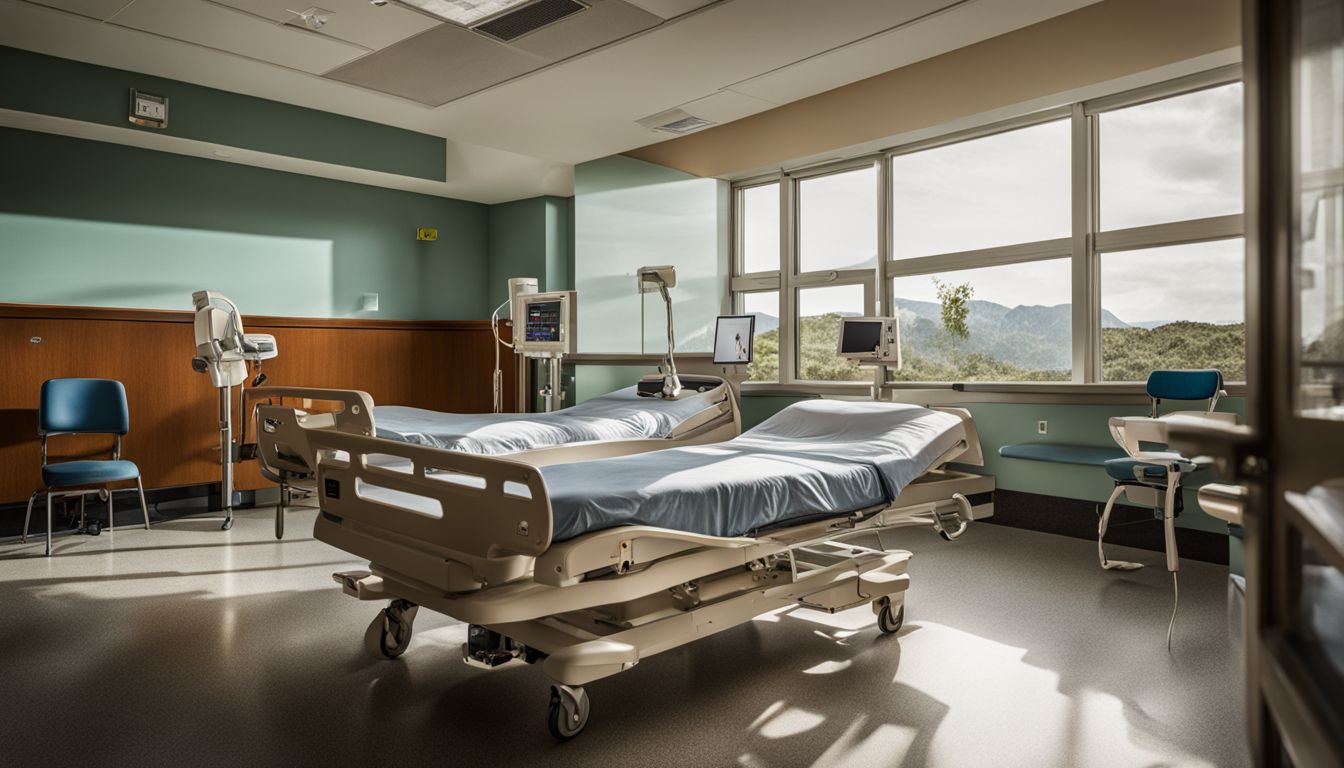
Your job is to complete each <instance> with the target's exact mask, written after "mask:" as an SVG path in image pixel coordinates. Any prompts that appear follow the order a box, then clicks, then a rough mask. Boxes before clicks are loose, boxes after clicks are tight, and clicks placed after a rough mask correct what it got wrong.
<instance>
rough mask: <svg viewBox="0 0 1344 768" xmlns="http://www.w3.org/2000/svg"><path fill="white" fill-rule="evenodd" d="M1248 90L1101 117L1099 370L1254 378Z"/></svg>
mask: <svg viewBox="0 0 1344 768" xmlns="http://www.w3.org/2000/svg"><path fill="white" fill-rule="evenodd" d="M1241 100H1242V87H1241V84H1240V83H1230V84H1227V85H1220V86H1215V87H1212V88H1205V89H1203V90H1198V91H1194V92H1191V93H1184V94H1181V95H1177V96H1170V97H1168V98H1164V99H1158V100H1153V101H1147V102H1144V103H1140V104H1138V105H1136V106H1120V107H1119V108H1116V109H1112V110H1108V111H1102V112H1099V113H1098V114H1097V115H1096V120H1097V122H1098V142H1099V152H1098V161H1097V162H1098V166H1097V177H1098V199H1097V206H1098V213H1099V214H1100V216H1099V219H1100V227H1099V230H1100V231H1099V232H1098V233H1097V234H1096V250H1097V252H1098V254H1099V255H1098V256H1097V259H1098V261H1099V267H1098V275H1099V282H1100V295H1099V296H1098V301H1099V303H1100V312H1099V314H1100V317H1101V329H1100V333H1099V337H1100V346H1101V349H1100V355H1099V357H1100V363H1101V368H1100V370H1099V371H1098V372H1097V373H1098V377H1097V378H1099V379H1101V380H1104V381H1143V380H1144V379H1146V378H1147V377H1148V374H1149V372H1151V371H1152V370H1153V369H1154V368H1217V369H1218V370H1220V371H1222V373H1223V377H1224V378H1225V379H1227V380H1228V381H1244V380H1245V378H1246V324H1245V256H1244V251H1245V248H1244V243H1243V241H1242V239H1241V222H1240V219H1239V217H1236V216H1235V215H1236V214H1240V213H1241V209H1242V180H1241V174H1242V162H1241V156H1242V113H1241ZM1229 219H1231V220H1232V221H1231V222H1230V223H1229ZM1136 227H1142V228H1143V229H1141V230H1135V229H1134V228H1136Z"/></svg>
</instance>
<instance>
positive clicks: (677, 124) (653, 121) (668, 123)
mask: <svg viewBox="0 0 1344 768" xmlns="http://www.w3.org/2000/svg"><path fill="white" fill-rule="evenodd" d="M635 122H637V123H639V124H640V125H642V126H644V127H645V128H649V129H652V130H655V131H663V132H665V133H675V134H678V135H680V134H684V133H692V132H694V131H698V130H700V129H701V128H707V127H709V126H711V125H714V121H713V120H706V119H705V118H703V117H696V116H695V115H692V114H691V113H690V112H687V111H686V110H684V109H669V110H667V111H666V112H659V113H658V114H656V115H649V116H648V117H645V118H641V119H639V120H636V121H635Z"/></svg>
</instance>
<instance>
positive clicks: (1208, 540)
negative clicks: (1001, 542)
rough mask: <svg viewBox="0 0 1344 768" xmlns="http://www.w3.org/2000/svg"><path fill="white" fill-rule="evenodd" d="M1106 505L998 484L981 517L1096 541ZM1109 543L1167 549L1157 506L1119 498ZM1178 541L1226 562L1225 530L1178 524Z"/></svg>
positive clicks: (1185, 551) (1199, 555)
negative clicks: (987, 510) (989, 508)
mask: <svg viewBox="0 0 1344 768" xmlns="http://www.w3.org/2000/svg"><path fill="white" fill-rule="evenodd" d="M1104 506H1105V505H1104V504H1102V503H1100V502H1095V501H1082V500H1080V499H1065V498H1061V497H1059V496H1043V495H1041V494H1036V493H1024V492H1022V491H1006V490H1003V489H999V490H996V491H995V492H994V514H993V515H992V516H990V517H987V518H985V519H984V520H981V521H977V522H985V523H992V524H994V525H1006V526H1008V527H1010V528H1026V529H1027V530H1032V531H1041V532H1043V533H1054V534H1058V535H1060V536H1071V537H1073V538H1075V539H1089V540H1091V541H1096V540H1097V521H1098V520H1099V519H1100V515H1101V510H1102V508H1103V507H1104ZM1106 543H1107V544H1115V545H1117V546H1123V547H1134V548H1136V549H1146V550H1149V551H1152V552H1163V551H1165V550H1166V544H1165V541H1164V539H1163V535H1162V522H1161V521H1160V520H1157V519H1154V517H1153V511H1152V510H1151V509H1145V508H1143V507H1131V506H1127V505H1121V504H1117V505H1116V506H1115V509H1114V510H1113V511H1112V512H1111V522H1110V525H1109V526H1108V528H1107V531H1106ZM1176 546H1177V547H1178V548H1179V549H1180V552H1181V557H1183V558H1187V559H1190V560H1200V561H1203V562H1206V563H1217V564H1219V565H1227V558H1228V548H1227V536H1225V535H1222V534H1217V533H1212V532H1210V531H1200V530H1195V529H1193V528H1180V527H1177V529H1176Z"/></svg>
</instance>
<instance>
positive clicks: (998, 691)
mask: <svg viewBox="0 0 1344 768" xmlns="http://www.w3.org/2000/svg"><path fill="white" fill-rule="evenodd" d="M313 514H314V513H313V512H312V510H309V509H301V510H295V511H293V512H291V513H290V516H289V524H288V529H289V537H290V538H288V539H286V540H285V541H282V542H276V541H275V540H274V538H273V536H272V532H271V531H272V517H271V514H270V512H269V510H256V511H247V512H243V513H242V514H241V517H240V519H239V520H238V523H237V525H236V526H235V527H234V529H233V530H232V531H231V532H229V533H222V532H220V531H219V529H218V521H216V520H209V519H204V518H201V519H185V520H176V521H172V522H166V523H162V524H159V525H157V526H155V528H154V529H153V530H152V531H149V532H146V531H143V530H136V529H123V530H119V531H117V532H116V534H115V537H109V536H108V535H107V534H104V535H103V536H100V537H97V538H92V537H67V538H62V539H58V541H57V545H56V548H57V555H58V556H56V557H54V558H51V559H45V558H41V557H40V555H41V552H42V549H41V543H40V542H39V543H36V544H34V543H32V542H30V543H29V544H28V545H26V546H20V545H18V544H17V543H16V544H6V545H0V616H3V619H0V636H3V641H4V644H3V646H0V647H3V648H4V649H5V650H4V660H3V663H2V666H0V669H3V675H2V677H3V685H2V686H0V688H2V689H3V691H4V696H3V697H0V732H3V734H4V738H3V739H0V764H9V765H93V764H96V765H109V766H110V765H136V766H151V765H172V766H181V765H194V766H209V765H220V766H223V765H229V766H234V765H333V766H335V765H386V764H397V765H419V764H431V763H432V764H439V765H452V766H474V765H482V766H484V765H489V766H515V765H546V766H608V765H612V766H616V765H619V766H642V765H678V766H681V765H685V766H741V767H742V768H766V767H767V766H769V767H775V766H828V767H835V766H906V767H912V766H997V767H1004V766H1033V767H1036V766H1151V765H1164V766H1165V765H1189V766H1240V765H1246V764H1248V758H1247V755H1246V750H1245V747H1244V746H1243V744H1244V738H1243V730H1242V729H1243V719H1242V713H1241V706H1242V669H1241V653H1240V640H1239V633H1238V632H1235V631H1230V630H1229V626H1230V623H1229V596H1228V588H1227V571H1226V568H1222V567H1217V566H1213V565H1208V564H1204V563H1195V562H1186V563H1184V564H1183V570H1182V571H1181V606H1180V613H1179V615H1178V617H1177V620H1176V635H1175V641H1174V643H1173V646H1172V651H1171V653H1168V652H1167V650H1166V646H1165V632H1166V626H1167V618H1168V614H1169V611H1170V609H1171V583H1170V579H1169V577H1168V575H1167V573H1166V571H1165V569H1164V568H1163V567H1162V565H1161V563H1162V557H1161V555H1160V554H1158V553H1152V552H1137V551H1129V552H1126V551H1125V550H1122V549H1120V548H1116V552H1115V554H1116V555H1119V556H1122V557H1125V558H1130V559H1138V560H1140V561H1142V562H1145V563H1148V564H1149V567H1147V568H1144V569H1143V570H1141V571H1138V572H1135V573H1113V572H1112V573H1107V572H1103V571H1101V570H1100V569H1099V568H1098V567H1097V563H1096V547H1095V544H1093V543H1089V542H1087V541H1081V540H1075V539H1068V538H1063V537H1059V536H1053V535H1049V534H1041V533H1035V532H1030V531H1023V530H1017V529H1012V528H1005V527H1000V526H994V525H986V524H981V525H976V526H973V527H972V529H971V530H969V531H968V532H967V535H966V536H965V537H964V538H963V539H962V540H960V541H958V542H955V543H952V544H946V543H943V542H941V541H940V540H938V539H937V538H936V537H935V536H934V535H933V534H932V533H929V532H926V531H924V530H916V529H910V530H907V531H900V532H897V534H893V535H888V538H887V543H888V544H889V545H899V546H902V547H904V548H907V549H910V550H912V551H913V552H914V553H915V557H914V559H913V560H912V563H911V568H910V573H911V577H912V583H911V588H910V592H909V596H908V600H907V612H906V622H905V627H904V628H903V629H902V631H901V632H900V634H899V635H898V636H897V637H896V638H890V637H885V636H882V635H880V634H879V633H878V631H877V630H876V628H875V626H874V622H873V614H872V612H871V610H869V609H868V608H867V607H866V606H863V607H860V608H859V609H856V610H854V611H850V612H847V613H844V614H837V615H834V616H826V615H824V614H809V613H807V612H804V611H800V610H794V611H791V612H787V611H786V612H785V613H784V614H775V615H767V616H764V617H761V618H759V619H757V620H756V621H753V622H750V623H748V624H746V625H743V626H740V627H736V628H734V629H731V630H728V631H726V632H723V633H721V634H719V635H716V636H713V637H710V638H707V639H705V640H702V641H700V642H697V643H693V644H691V645H690V646H687V647H683V648H679V649H676V650H673V651H670V652H668V653H665V654H663V655H660V656H656V657H654V658H651V659H649V660H647V661H644V662H642V663H641V664H640V665H639V666H638V667H636V668H635V669H633V670H631V671H630V672H627V673H624V674H621V675H617V676H615V677H613V678H609V679H607V680H602V681H598V682H596V683H594V684H592V685H590V686H588V692H589V694H590V696H591V697H592V717H591V720H590V721H589V724H588V727H587V729H586V730H585V732H584V733H582V734H581V735H580V736H579V737H578V738H577V739H575V740H574V741H571V742H568V743H556V742H555V741H554V740H553V739H552V738H551V736H550V735H549V733H548V732H547V730H546V726H545V722H544V720H545V717H544V716H545V713H546V705H547V683H546V681H545V679H544V678H543V676H542V675H541V672H540V670H539V669H534V668H530V667H527V666H525V665H522V664H518V665H516V666H514V665H509V666H506V667H504V668H502V669H499V670H496V671H493V672H483V671H481V670H477V669H473V668H468V667H467V666H465V665H464V664H463V663H462V662H461V657H460V645H461V643H462V642H463V640H464V639H465V634H466V627H465V626H463V625H460V624H456V623H455V622H453V621H451V620H449V619H447V618H445V617H442V616H439V615H436V614H433V613H429V612H421V614H420V616H419V618H418V619H417V621H416V632H415V638H414V640H413V642H412V645H411V647H410V649H409V650H408V651H407V652H406V654H405V656H403V657H402V658H401V659H399V660H397V661H382V662H376V661H373V660H371V659H369V658H367V657H366V656H365V654H364V652H363V650H362V647H361V640H360V639H361V636H362V634H363V631H364V628H365V626H366V625H367V624H368V622H369V620H370V619H371V618H372V616H373V614H374V612H375V610H376V608H377V606H376V605H374V604H371V603H361V602H359V601H356V600H352V599H350V598H348V597H346V596H344V595H343V594H341V591H340V590H339V589H338V588H337V586H336V585H335V584H334V583H332V581H331V579H330V574H331V573H332V572H333V571H337V570H343V569H354V568H359V567H361V566H363V563H361V562H358V561H356V560H354V559H352V558H351V557H349V556H348V555H346V554H345V553H343V552H340V551H338V550H335V549H332V548H330V547H328V546H326V545H325V544H322V543H320V542H317V541H314V540H313V539H311V537H310V532H311V530H312V518H313Z"/></svg>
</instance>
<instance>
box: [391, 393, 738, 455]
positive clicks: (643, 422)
mask: <svg viewBox="0 0 1344 768" xmlns="http://www.w3.org/2000/svg"><path fill="white" fill-rule="evenodd" d="M716 402H717V400H716V399H714V398H712V397H711V396H710V395H708V394H690V395H686V396H683V397H680V398H678V399H676V400H663V399H660V398H653V397H640V396H639V395H637V394H636V393H635V387H627V388H626V389H621V390H617V391H615V392H612V393H609V394H606V395H602V396H601V397H595V398H593V399H591V400H588V401H586V402H583V403H580V404H578V405H576V406H574V407H572V408H565V409H562V410H559V411H554V412H552V413H442V412H439V411H427V410H424V409H422V408H408V407H405V406H400V405H378V406H374V409H373V423H374V426H375V428H376V429H377V433H378V437H382V438H386V439H390V440H400V441H402V442H407V443H416V444H419V445H428V446H431V447H434V448H443V449H445V450H450V451H462V452H464V453H473V454H478V455H485V456H490V455H498V454H505V453H518V452H520V451H531V450H536V449H538V448H548V447H551V446H557V445H568V444H570V443H581V442H587V441H590V440H632V439H640V438H662V437H667V436H668V435H669V434H671V433H672V431H673V430H674V429H676V428H677V426H678V425H680V424H681V423H683V422H684V421H686V420H687V419H689V418H691V417H692V416H695V415H696V414H698V413H700V412H702V411H704V410H705V409H706V408H709V407H711V406H713V405H714V404H715V403H716Z"/></svg>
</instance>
